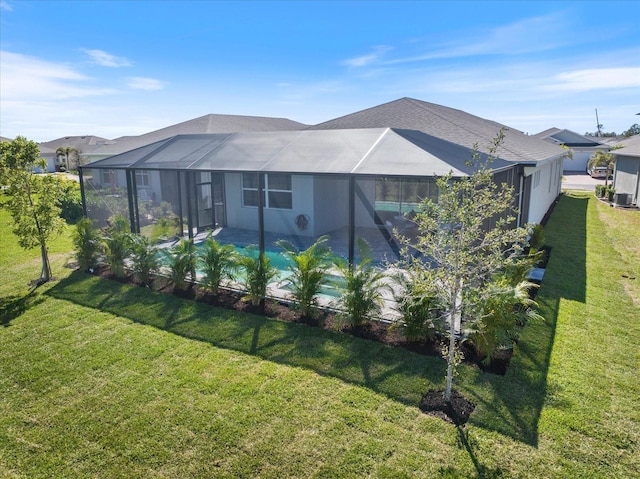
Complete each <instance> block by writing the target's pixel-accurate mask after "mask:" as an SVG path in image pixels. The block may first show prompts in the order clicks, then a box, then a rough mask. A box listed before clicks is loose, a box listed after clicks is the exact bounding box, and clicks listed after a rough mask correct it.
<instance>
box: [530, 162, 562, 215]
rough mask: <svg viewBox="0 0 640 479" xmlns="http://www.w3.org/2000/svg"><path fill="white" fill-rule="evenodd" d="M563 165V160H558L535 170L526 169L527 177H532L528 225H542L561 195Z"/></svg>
mask: <svg viewBox="0 0 640 479" xmlns="http://www.w3.org/2000/svg"><path fill="white" fill-rule="evenodd" d="M562 163H563V160H562V158H558V159H555V160H552V161H550V162H548V163H545V164H544V165H541V166H538V167H535V168H532V167H527V168H525V175H526V176H530V177H531V190H530V191H529V195H530V197H529V211H528V217H527V218H525V222H526V223H540V222H541V221H542V219H543V218H544V215H545V214H546V213H547V211H548V210H549V208H550V207H551V205H552V204H553V202H554V201H555V199H556V198H557V197H558V195H559V194H560V191H561V190H562Z"/></svg>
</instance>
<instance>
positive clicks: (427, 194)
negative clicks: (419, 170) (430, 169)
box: [376, 177, 438, 213]
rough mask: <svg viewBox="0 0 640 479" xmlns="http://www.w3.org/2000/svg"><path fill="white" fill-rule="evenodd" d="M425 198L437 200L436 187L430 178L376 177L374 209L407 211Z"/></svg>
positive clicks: (415, 208) (417, 205)
mask: <svg viewBox="0 0 640 479" xmlns="http://www.w3.org/2000/svg"><path fill="white" fill-rule="evenodd" d="M425 198H430V199H432V200H433V201H437V200H438V187H437V186H436V184H435V180H434V179H432V178H389V177H379V178H377V179H376V210H378V209H381V210H387V211H394V212H397V213H408V212H410V211H411V210H414V211H415V210H417V209H418V207H419V204H420V202H421V201H422V200H423V199H425Z"/></svg>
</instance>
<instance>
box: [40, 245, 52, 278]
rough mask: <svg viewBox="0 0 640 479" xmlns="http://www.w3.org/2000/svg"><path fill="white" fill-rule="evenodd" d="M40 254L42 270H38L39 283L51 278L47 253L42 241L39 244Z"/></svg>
mask: <svg viewBox="0 0 640 479" xmlns="http://www.w3.org/2000/svg"><path fill="white" fill-rule="evenodd" d="M40 254H41V256H42V271H41V272H40V284H43V283H46V282H48V281H49V280H50V279H51V264H50V263H49V253H48V252H47V247H46V246H45V245H44V243H41V244H40Z"/></svg>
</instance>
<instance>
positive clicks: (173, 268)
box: [169, 238, 197, 291]
mask: <svg viewBox="0 0 640 479" xmlns="http://www.w3.org/2000/svg"><path fill="white" fill-rule="evenodd" d="M196 262H197V256H196V245H195V244H194V242H193V239H191V238H189V239H185V238H181V239H180V241H178V242H177V243H176V244H175V245H174V246H173V247H172V248H171V249H170V250H169V269H170V273H169V277H170V279H171V280H172V281H173V285H174V288H175V289H177V290H180V291H184V290H186V289H187V285H188V284H189V281H188V279H187V276H190V279H191V281H195V280H196Z"/></svg>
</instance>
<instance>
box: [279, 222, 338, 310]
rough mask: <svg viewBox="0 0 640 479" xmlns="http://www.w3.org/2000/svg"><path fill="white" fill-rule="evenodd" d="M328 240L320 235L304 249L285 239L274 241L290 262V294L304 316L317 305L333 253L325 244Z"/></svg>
mask: <svg viewBox="0 0 640 479" xmlns="http://www.w3.org/2000/svg"><path fill="white" fill-rule="evenodd" d="M328 241H329V237H328V236H326V235H325V236H321V237H320V238H318V240H317V241H316V242H315V243H313V244H312V245H311V246H309V247H308V248H307V249H306V250H304V251H298V249H297V248H296V247H295V246H294V245H293V244H291V243H290V242H289V241H286V240H279V241H277V242H276V245H277V246H279V247H280V248H282V249H283V250H284V254H285V255H286V256H287V257H288V258H289V259H290V260H291V262H292V264H291V266H289V270H290V271H291V277H290V281H291V287H292V294H293V298H294V299H295V301H296V302H297V303H298V306H299V308H300V313H301V314H302V316H304V317H309V316H310V315H311V312H312V311H313V308H314V307H315V306H317V304H318V299H317V298H318V294H319V293H320V288H321V287H322V284H323V283H324V281H325V279H326V277H327V270H328V268H329V266H330V265H331V264H332V258H333V254H332V252H331V248H330V247H329V246H328V245H327V243H328Z"/></svg>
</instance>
